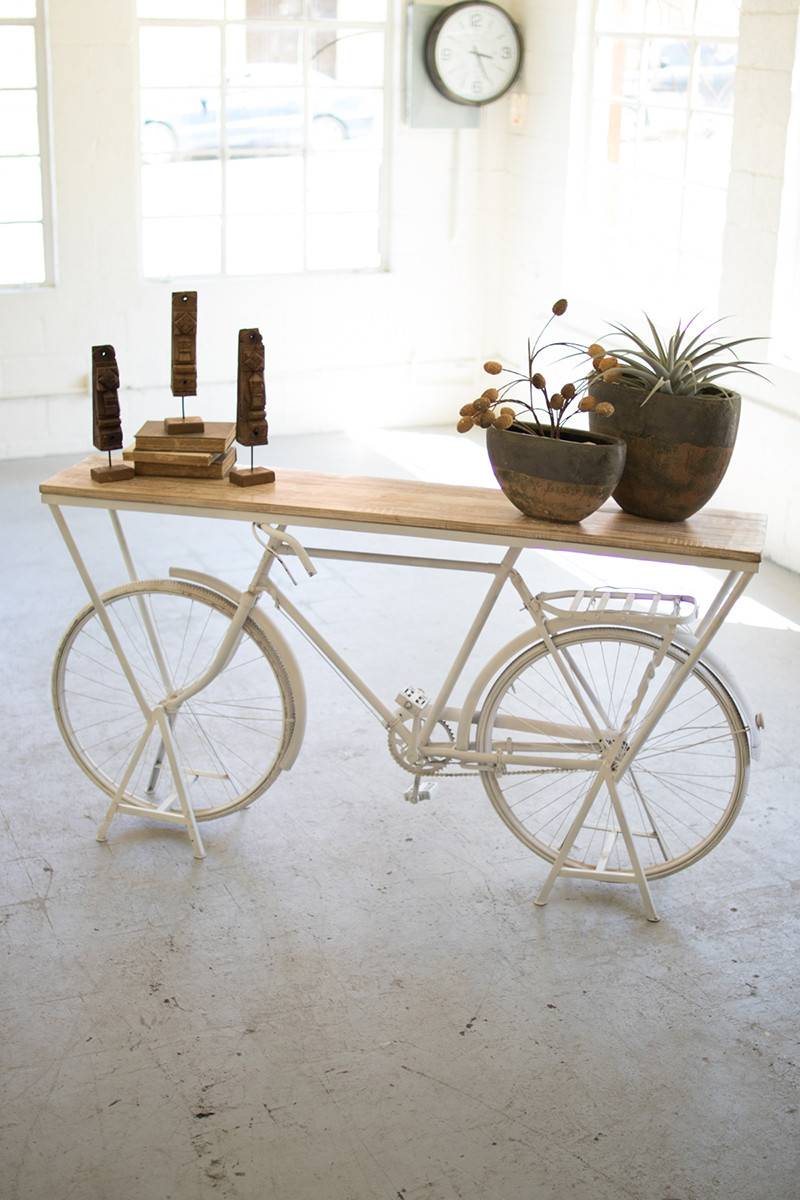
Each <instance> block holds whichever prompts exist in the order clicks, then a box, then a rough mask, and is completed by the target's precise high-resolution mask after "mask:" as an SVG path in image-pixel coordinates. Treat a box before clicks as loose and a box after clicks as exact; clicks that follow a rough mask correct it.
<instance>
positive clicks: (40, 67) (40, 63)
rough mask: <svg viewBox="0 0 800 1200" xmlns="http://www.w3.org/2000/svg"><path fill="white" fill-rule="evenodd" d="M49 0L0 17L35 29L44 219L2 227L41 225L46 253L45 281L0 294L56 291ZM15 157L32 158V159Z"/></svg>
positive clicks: (4, 288)
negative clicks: (30, 11) (27, 13)
mask: <svg viewBox="0 0 800 1200" xmlns="http://www.w3.org/2000/svg"><path fill="white" fill-rule="evenodd" d="M47 4H48V0H36V6H35V15H34V16H32V17H0V27H2V26H5V25H27V26H30V27H32V28H33V36H34V45H35V52H36V89H35V90H36V123H37V130H38V134H39V154H38V159H39V167H40V171H41V189H42V218H41V222H39V221H36V222H32V221H3V222H0V224H2V225H27V224H37V225H38V224H41V226H42V241H43V249H44V279H40V280H36V281H35V282H33V283H2V284H0V293H7V292H25V291H35V290H36V289H37V288H51V287H54V286H55V284H56V282H57V280H56V253H55V228H54V227H55V199H54V192H53V165H52V147H51V135H50V131H51V129H52V125H53V122H52V120H51V111H50V54H49V48H48V45H47ZM0 90H2V91H20V90H22V91H25V90H27V89H18V88H0ZM13 157H23V158H32V157H34V156H33V155H19V156H13Z"/></svg>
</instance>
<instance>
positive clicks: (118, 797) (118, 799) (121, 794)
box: [95, 713, 155, 842]
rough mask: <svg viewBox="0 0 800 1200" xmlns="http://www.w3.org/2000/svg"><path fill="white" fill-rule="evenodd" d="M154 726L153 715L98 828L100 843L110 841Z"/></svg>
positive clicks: (97, 834)
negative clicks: (135, 770) (109, 835)
mask: <svg viewBox="0 0 800 1200" xmlns="http://www.w3.org/2000/svg"><path fill="white" fill-rule="evenodd" d="M154 725H155V714H154V713H151V714H150V716H149V717H148V720H147V724H146V725H145V727H144V733H143V734H142V736H141V737H140V738H139V741H138V742H137V743H136V749H135V750H134V752H133V754H132V755H131V757H130V761H129V763H128V765H127V767H126V768H125V771H124V773H123V776H122V779H121V780H120V782H119V787H118V788H117V790H116V791H115V792H114V797H113V799H112V801H111V803H110V804H109V806H108V810H107V811H106V815H105V816H104V817H103V819H102V821H101V822H100V824H99V826H98V828H97V833H96V834H95V837H96V839H97V841H98V842H107V841H108V831H109V828H110V827H111V822H112V821H113V820H114V817H115V816H116V815H117V809H118V808H119V806H120V804H121V803H122V801H123V800H124V799H125V790H126V788H127V786H128V784H129V783H130V781H131V776H132V775H133V772H134V769H135V767H136V764H137V763H138V761H139V759H140V758H141V757H142V754H143V752H144V748H145V746H146V745H147V740H148V738H149V737H150V734H151V733H152V732H153V726H154Z"/></svg>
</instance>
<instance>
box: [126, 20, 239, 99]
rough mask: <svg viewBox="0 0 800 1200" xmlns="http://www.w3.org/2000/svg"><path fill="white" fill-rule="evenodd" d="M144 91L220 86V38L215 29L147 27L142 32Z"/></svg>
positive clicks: (174, 26) (141, 50) (141, 58)
mask: <svg viewBox="0 0 800 1200" xmlns="http://www.w3.org/2000/svg"><path fill="white" fill-rule="evenodd" d="M139 44H140V71H141V81H142V86H143V87H182V86H183V87H192V86H197V85H198V84H209V83H211V84H219V77H220V57H219V56H220V35H219V30H218V29H215V28H213V27H211V26H207V27H203V26H201V27H199V28H197V27H192V26H188V25H182V26H177V25H165V26H163V27H161V26H155V25H152V26H145V27H144V28H143V29H142V30H141V32H140V43H139Z"/></svg>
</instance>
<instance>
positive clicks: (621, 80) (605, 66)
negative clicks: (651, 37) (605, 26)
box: [594, 38, 642, 100]
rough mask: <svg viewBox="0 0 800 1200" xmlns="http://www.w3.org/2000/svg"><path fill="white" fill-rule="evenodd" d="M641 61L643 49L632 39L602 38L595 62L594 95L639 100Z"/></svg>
mask: <svg viewBox="0 0 800 1200" xmlns="http://www.w3.org/2000/svg"><path fill="white" fill-rule="evenodd" d="M641 59H642V47H641V45H640V43H639V42H638V41H635V40H634V39H633V38H601V39H600V42H599V44H598V47H597V55H596V60H595V72H594V79H595V95H596V96H597V97H604V98H605V97H612V96H613V97H614V98H615V99H619V100H635V99H637V97H638V95H639V85H640V75H641Z"/></svg>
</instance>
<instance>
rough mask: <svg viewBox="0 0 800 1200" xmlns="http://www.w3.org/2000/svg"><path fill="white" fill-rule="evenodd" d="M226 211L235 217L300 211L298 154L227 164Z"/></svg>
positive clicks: (301, 166) (301, 163) (300, 166)
mask: <svg viewBox="0 0 800 1200" xmlns="http://www.w3.org/2000/svg"><path fill="white" fill-rule="evenodd" d="M227 203H228V212H229V213H232V214H235V215H237V216H244V215H248V214H249V215H253V216H254V215H257V214H259V213H263V214H267V213H300V212H302V211H303V160H302V158H301V157H300V155H270V156H269V157H267V158H238V159H231V161H230V162H229V163H228V184H227Z"/></svg>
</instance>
